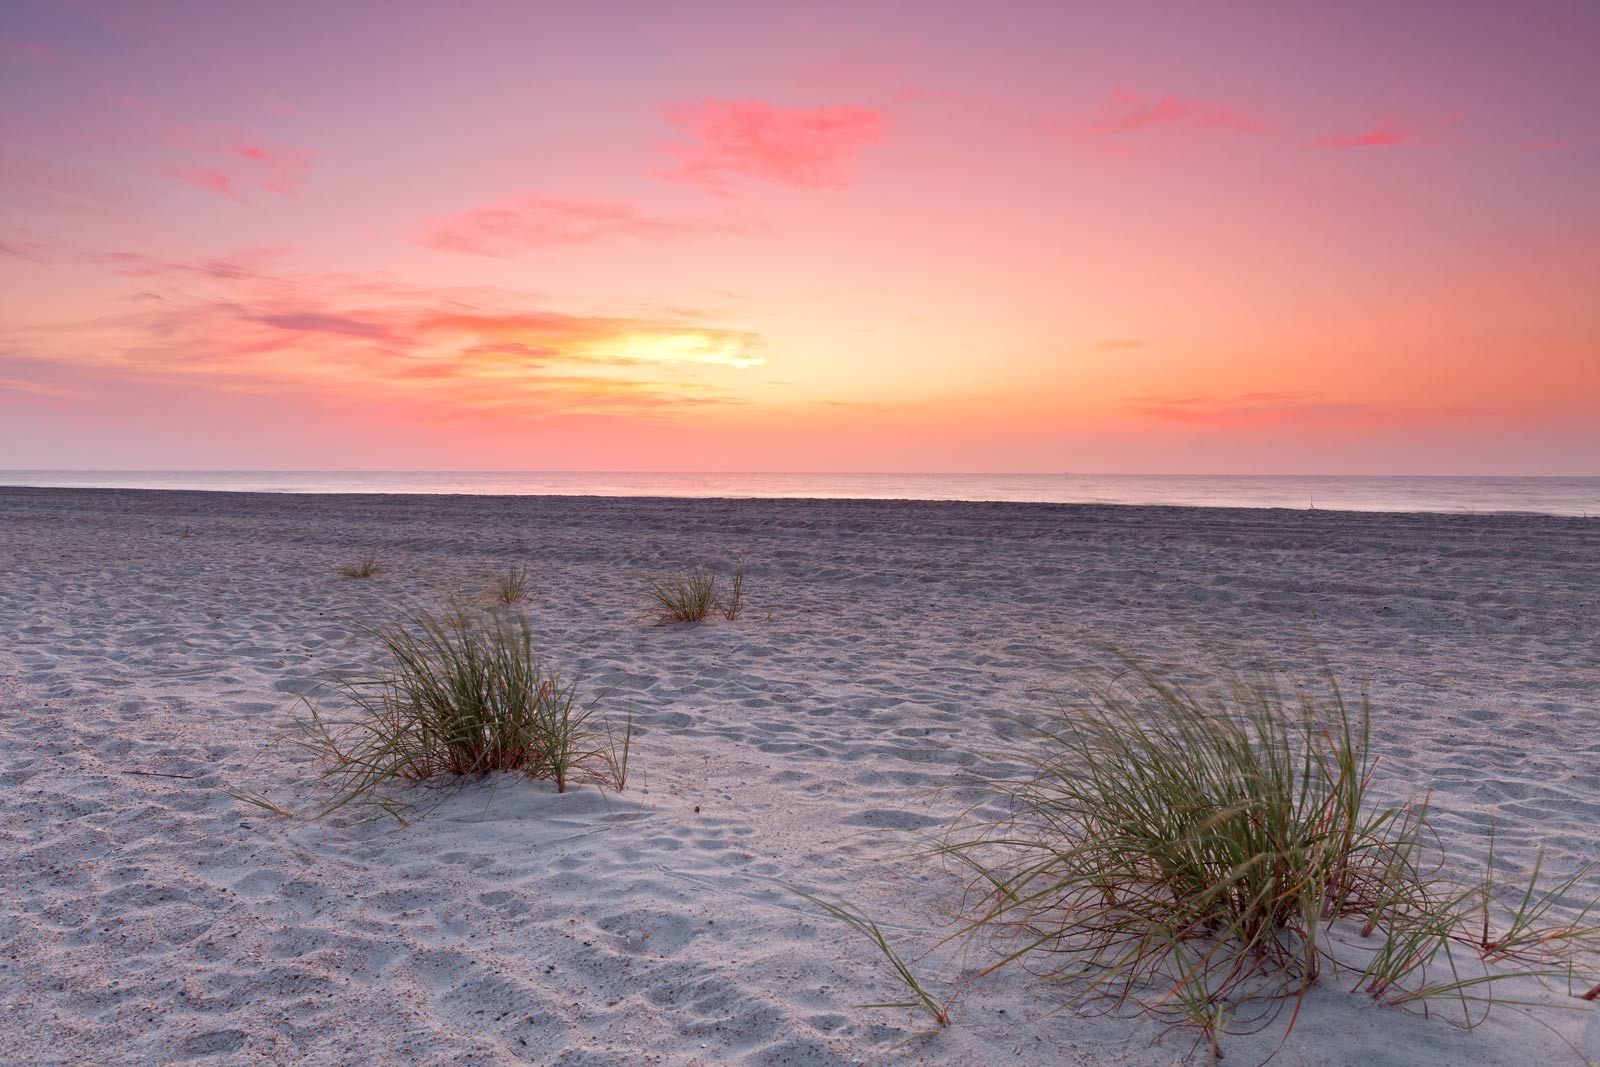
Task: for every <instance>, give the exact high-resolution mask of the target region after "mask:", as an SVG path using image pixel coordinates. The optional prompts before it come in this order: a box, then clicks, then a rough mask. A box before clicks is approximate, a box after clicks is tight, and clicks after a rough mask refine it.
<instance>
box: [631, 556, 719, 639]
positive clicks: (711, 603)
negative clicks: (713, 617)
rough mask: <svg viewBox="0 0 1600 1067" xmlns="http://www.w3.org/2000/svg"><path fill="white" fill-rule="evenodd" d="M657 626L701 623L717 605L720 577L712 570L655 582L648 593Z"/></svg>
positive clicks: (658, 579) (696, 571) (655, 580)
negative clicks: (676, 623)
mask: <svg viewBox="0 0 1600 1067" xmlns="http://www.w3.org/2000/svg"><path fill="white" fill-rule="evenodd" d="M646 593H647V595H648V596H649V597H650V600H651V603H652V605H653V608H654V611H655V616H656V622H657V623H659V624H662V625H665V624H667V623H673V622H701V621H704V619H705V618H706V616H708V615H710V614H711V610H712V609H713V608H714V607H716V605H717V577H716V575H714V574H712V573H711V572H710V571H708V570H703V569H702V570H694V571H690V572H689V573H688V574H681V575H673V576H670V577H664V578H652V579H651V580H650V585H649V588H648V589H647V590H646Z"/></svg>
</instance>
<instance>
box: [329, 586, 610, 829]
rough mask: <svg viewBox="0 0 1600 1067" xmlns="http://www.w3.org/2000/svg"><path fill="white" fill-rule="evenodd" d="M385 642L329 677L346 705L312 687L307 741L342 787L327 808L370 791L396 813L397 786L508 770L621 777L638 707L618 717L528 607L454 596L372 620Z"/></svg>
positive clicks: (571, 777) (557, 776)
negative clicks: (557, 663)
mask: <svg viewBox="0 0 1600 1067" xmlns="http://www.w3.org/2000/svg"><path fill="white" fill-rule="evenodd" d="M370 633H371V635H372V636H373V637H374V638H376V640H377V643H378V646H379V648H380V649H381V650H382V652H383V653H384V659H383V661H382V662H381V663H380V664H379V665H378V666H376V667H374V668H372V669H370V670H366V671H356V672H348V673H340V674H336V675H333V676H331V677H330V678H328V679H327V681H326V684H325V690H324V696H331V697H333V698H334V702H335V703H336V704H337V709H336V710H334V711H330V712H325V711H324V709H323V708H322V707H321V706H320V705H319V703H318V702H316V701H314V700H310V699H308V700H307V702H306V707H307V709H308V713H307V715H306V716H305V717H304V718H303V719H302V720H301V721H300V723H299V726H300V733H299V739H300V742H301V744H303V745H304V746H305V747H306V748H308V749H310V750H311V751H312V752H314V753H315V754H317V755H318V756H319V757H321V758H322V759H323V760H324V761H325V762H326V769H325V771H324V774H323V777H324V778H325V779H327V780H330V781H332V782H333V783H334V784H335V786H336V793H335V796H334V798H333V800H332V801H331V803H330V804H329V805H328V806H327V808H325V809H324V812H323V813H324V814H327V813H328V812H332V811H334V810H337V809H338V808H340V807H343V806H344V805H346V804H349V803H352V802H365V801H371V802H374V803H376V804H378V805H379V806H382V807H384V808H385V810H388V811H390V812H391V813H392V814H397V813H398V811H399V810H400V809H401V808H402V807H403V805H402V804H400V803H399V802H397V801H394V800H392V799H391V798H389V797H388V796H387V793H388V791H389V789H390V788H391V787H394V786H397V785H404V784H410V783H418V782H426V781H431V780H436V779H445V780H453V779H462V778H473V777H483V776H485V775H488V774H490V773H491V772H495V771H509V772H515V773H519V774H524V775H527V776H529V777H532V778H537V779H542V780H546V781H551V782H554V783H555V785H556V789H557V791H558V792H565V791H566V788H567V786H568V785H569V784H570V783H573V782H578V781H589V782H593V783H595V784H597V785H600V786H602V787H606V788H612V789H619V790H620V789H621V788H622V786H623V784H624V783H625V781H626V776H627V761H628V754H629V748H630V746H631V743H632V738H633V722H632V718H631V716H630V717H629V719H628V722H627V723H626V725H625V726H623V727H621V728H620V729H617V728H614V727H613V726H612V724H610V723H609V722H605V721H603V720H601V719H599V718H597V717H596V712H595V704H594V703H593V702H589V703H583V702H580V700H579V699H578V695H577V689H576V687H575V686H574V685H572V684H570V683H563V682H562V680H561V679H560V677H559V675H558V674H557V672H556V670H555V669H554V668H553V667H550V666H548V665H547V664H546V663H545V661H544V660H543V659H541V658H540V657H539V656H538V654H537V653H536V652H535V650H534V644H533V635H532V632H531V630H530V628H529V625H528V620H527V618H526V617H524V616H522V615H520V614H518V615H515V616H512V617H508V616H507V615H506V613H503V612H474V611H472V610H471V609H469V608H465V607H459V606H458V607H453V608H452V609H451V610H450V611H448V612H446V613H445V614H444V615H442V616H435V615H433V614H431V613H429V612H426V611H419V612H415V613H413V614H411V615H409V616H407V617H405V618H404V619H402V620H401V621H399V622H396V623H394V624H392V625H388V626H383V627H378V628H374V629H372V630H371V631H370Z"/></svg>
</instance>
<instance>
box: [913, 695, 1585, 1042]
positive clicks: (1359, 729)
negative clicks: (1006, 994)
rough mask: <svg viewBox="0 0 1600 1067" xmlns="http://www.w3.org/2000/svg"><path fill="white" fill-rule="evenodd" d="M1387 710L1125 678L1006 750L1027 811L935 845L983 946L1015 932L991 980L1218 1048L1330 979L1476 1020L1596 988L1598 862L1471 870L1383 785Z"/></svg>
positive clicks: (1004, 782) (960, 827) (1008, 783)
mask: <svg viewBox="0 0 1600 1067" xmlns="http://www.w3.org/2000/svg"><path fill="white" fill-rule="evenodd" d="M1369 718H1370V714H1369V708H1368V704H1367V700H1366V698H1365V695H1363V696H1362V697H1361V698H1360V700H1359V701H1358V702H1357V703H1356V705H1355V706H1354V707H1351V706H1350V705H1349V704H1347V702H1346V699H1345V697H1344V695H1343V694H1342V693H1341V692H1340V689H1339V687H1338V685H1337V684H1336V683H1335V682H1334V680H1333V678H1332V676H1331V674H1328V675H1326V676H1325V677H1323V678H1321V679H1320V680H1319V682H1318V683H1317V684H1312V685H1308V686H1303V687H1296V688H1295V689H1293V691H1291V692H1285V691H1284V690H1283V689H1282V688H1281V687H1280V685H1279V684H1278V682H1277V681H1276V680H1275V679H1273V678H1272V677H1270V676H1254V677H1240V676H1233V677H1229V678H1225V679H1223V680H1222V681H1220V682H1218V683H1216V684H1214V685H1210V686H1207V687H1206V688H1204V689H1203V690H1191V689H1188V688H1185V687H1184V686H1182V685H1179V684H1178V683H1176V682H1174V681H1172V680H1170V679H1168V678H1166V677H1163V676H1161V675H1159V674H1158V673H1156V672H1155V671H1152V670H1149V669H1147V668H1144V667H1142V666H1139V665H1136V664H1127V665H1126V670H1125V671H1123V672H1121V673H1119V674H1118V675H1117V676H1116V677H1115V678H1114V679H1113V680H1111V681H1109V682H1106V683H1104V684H1100V685H1095V686H1092V687H1091V689H1090V692H1089V695H1088V698H1087V699H1086V700H1083V701H1080V702H1076V703H1071V704H1062V705H1061V706H1060V708H1059V710H1058V712H1057V713H1056V714H1055V715H1054V716H1052V717H1051V718H1049V719H1048V720H1047V721H1045V722H1044V723H1042V724H1037V723H1036V724H1031V728H1030V729H1029V730H1028V731H1027V736H1026V740H1025V741H1024V742H1022V743H1019V744H1018V745H1017V746H1016V747H1015V748H1014V749H1012V750H1009V751H1007V752H1006V753H1004V756H1005V759H1006V761H1007V763H1008V765H1009V766H1011V767H1013V768H1016V769H1017V770H1016V773H1014V774H1010V775H1006V774H1002V775H999V776H998V777H997V778H996V779H995V780H994V782H993V783H992V784H993V785H994V786H995V787H996V789H997V790H998V792H999V794H1000V799H1001V800H1002V801H1003V802H1004V807H1005V809H1006V810H1008V812H1009V814H1007V815H1006V816H1004V817H1002V818H989V819H987V820H985V819H982V818H979V817H977V816H976V815H972V814H969V816H968V817H966V818H964V819H963V820H960V821H959V822H958V823H957V824H956V827H955V829H954V830H953V831H952V833H951V834H950V835H949V837H947V838H946V839H945V840H944V841H943V842H942V843H940V845H939V846H938V850H939V851H940V852H942V853H943V854H945V855H947V856H950V857H953V858H955V859H957V860H959V861H960V862H961V863H962V864H964V865H965V866H966V868H967V869H969V870H970V871H972V872H974V873H975V875H976V879H975V882H974V883H973V897H972V904H973V906H972V908H971V910H970V913H969V924H968V925H967V926H966V927H965V932H966V933H968V934H992V935H996V936H997V937H998V939H999V943H1000V944H1001V945H1002V946H1003V953H1002V956H1001V958H1000V961H999V962H998V963H996V964H995V965H994V967H992V968H990V970H994V969H996V968H999V967H1003V966H1006V965H1009V964H1013V963H1020V964H1022V965H1025V966H1028V967H1029V968H1030V969H1033V970H1036V971H1040V972H1043V973H1044V974H1047V975H1049V976H1050V977H1052V978H1055V979H1059V980H1061V981H1063V982H1065V983H1067V987H1068V989H1069V991H1070V996H1071V997H1072V999H1074V1000H1076V1001H1083V1000H1098V1001H1100V1002H1102V1003H1104V1004H1106V1006H1108V1007H1109V1008H1111V1009H1112V1010H1116V1009H1128V1010H1138V1011H1149V1012H1153V1013H1155V1014H1157V1015H1159V1016H1162V1017H1164V1018H1166V1019H1167V1020H1168V1021H1169V1022H1172V1023H1173V1024H1175V1025H1186V1026H1191V1027H1194V1028H1195V1029H1196V1030H1197V1031H1198V1034H1199V1036H1200V1039H1201V1040H1203V1041H1205V1042H1206V1043H1207V1044H1209V1046H1210V1048H1211V1049H1212V1051H1213V1052H1214V1053H1216V1054H1217V1055H1221V1044H1220V1040H1221V1037H1222V1035H1224V1034H1227V1033H1243V1032H1253V1031H1255V1030H1257V1029H1260V1028H1261V1027H1264V1026H1266V1025H1268V1024H1269V1023H1270V1022H1271V1021H1272V1019H1273V1017H1274V1016H1276V1014H1277V1012H1278V1011H1279V1010H1281V1009H1282V1008H1283V1007H1284V1006H1286V1005H1289V1004H1292V1005H1293V1007H1294V1012H1295V1013H1298V1010H1299V1007H1300V1004H1301V1001H1302V999H1303V998H1304V996H1305V994H1306V992H1307V991H1308V990H1309V989H1310V988H1311V987H1312V986H1314V985H1316V984H1317V983H1319V982H1323V981H1338V982H1339V983H1341V984H1347V985H1348V986H1349V987H1350V988H1351V989H1352V990H1356V991H1360V992H1363V993H1365V994H1367V995H1368V996H1370V997H1372V998H1373V999H1374V1000H1376V1001H1379V1002H1380V1003H1383V1004H1389V1005H1426V1004H1428V1003H1430V1002H1437V1001H1439V1000H1450V1001H1453V1002H1454V1003H1456V1004H1457V1005H1458V1006H1459V1007H1460V1009H1461V1017H1460V1018H1461V1021H1463V1022H1464V1023H1465V1025H1467V1026H1468V1027H1470V1026H1472V1025H1474V1023H1475V1022H1476V1021H1478V1018H1479V1017H1481V1012H1483V1011H1486V1010H1487V1009H1488V1007H1489V1006H1490V1005H1492V1004H1493V1003H1494V1002H1495V1000H1496V990H1497V989H1499V988H1501V987H1502V984H1503V983H1508V982H1523V983H1526V982H1527V981H1531V980H1538V981H1542V982H1545V983H1555V982H1565V983H1566V984H1567V986H1568V988H1569V989H1571V990H1574V991H1581V990H1583V989H1584V988H1585V985H1584V984H1581V983H1584V982H1587V983H1592V982H1593V981H1594V976H1593V974H1592V973H1591V974H1590V976H1589V977H1588V978H1587V980H1585V979H1583V978H1582V977H1581V976H1580V973H1579V967H1580V964H1583V965H1587V966H1590V967H1591V970H1592V965H1593V964H1594V962H1595V961H1596V955H1595V953H1596V951H1597V949H1600V939H1597V928H1596V927H1595V925H1594V924H1593V923H1591V922H1589V920H1588V916H1589V914H1590V913H1591V911H1592V910H1593V908H1594V905H1593V904H1591V905H1588V906H1585V907H1576V906H1568V902H1569V898H1570V897H1571V895H1572V893H1573V891H1574V890H1575V888H1576V887H1577V885H1578V883H1579V881H1580V879H1582V878H1583V877H1585V876H1586V874H1587V869H1585V870H1584V871H1580V872H1579V873H1578V874H1576V875H1573V876H1572V877H1570V878H1566V879H1562V880H1559V881H1557V882H1555V883H1554V884H1550V885H1546V884H1544V883H1543V880H1542V879H1541V878H1540V874H1539V869H1538V865H1537V864H1536V865H1535V867H1534V870H1533V872H1532V874H1531V875H1530V876H1529V877H1527V878H1526V879H1523V880H1520V881H1510V880H1507V879H1505V878H1503V877H1502V876H1501V875H1499V874H1498V873H1497V872H1496V871H1495V869H1494V862H1493V857H1492V855H1491V861H1490V863H1489V865H1488V870H1487V871H1486V873H1485V874H1483V875H1482V876H1481V877H1479V878H1476V879H1474V878H1470V877H1466V876H1463V875H1460V874H1458V873H1456V869H1455V867H1454V865H1453V863H1452V861H1451V856H1450V855H1449V853H1448V851H1447V850H1446V847H1445V846H1444V845H1443V844H1442V843H1441V842H1439V841H1438V839H1437V837H1436V836H1435V835H1434V834H1433V832H1432V830H1431V828H1430V825H1429V823H1428V818H1427V810H1426V805H1425V804H1412V805H1394V804H1385V803H1382V802H1381V801H1379V800H1378V799H1377V798H1376V796H1375V794H1374V793H1373V792H1372V791H1371V790H1370V785H1371V782H1372V776H1373V770H1374V763H1375V761H1374V759H1373V758H1372V757H1371V755H1370V753H1369V746H1368V724H1369ZM975 810H976V809H975ZM1589 995H1590V996H1600V990H1590V991H1589ZM1475 1011H1476V1012H1478V1013H1479V1015H1478V1017H1475V1015H1474V1012H1475ZM1294 1018H1295V1015H1291V1017H1290V1022H1289V1026H1290V1028H1292V1026H1293V1020H1294Z"/></svg>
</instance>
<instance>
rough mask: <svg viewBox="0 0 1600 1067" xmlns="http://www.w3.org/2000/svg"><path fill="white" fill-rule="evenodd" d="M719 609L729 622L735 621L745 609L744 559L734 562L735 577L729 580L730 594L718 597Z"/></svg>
mask: <svg viewBox="0 0 1600 1067" xmlns="http://www.w3.org/2000/svg"><path fill="white" fill-rule="evenodd" d="M717 609H718V610H719V611H721V612H722V617H723V618H724V619H727V620H728V621H729V622H733V621H734V620H735V619H737V618H738V617H739V615H740V613H742V612H743V611H744V560H742V559H741V560H739V561H738V562H737V563H736V564H734V567H733V577H732V578H730V579H729V580H728V595H727V596H725V597H718V598H717Z"/></svg>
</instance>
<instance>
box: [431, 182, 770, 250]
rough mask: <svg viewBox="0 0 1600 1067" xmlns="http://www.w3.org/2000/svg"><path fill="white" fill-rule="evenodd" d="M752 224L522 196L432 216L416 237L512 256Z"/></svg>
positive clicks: (442, 246)
mask: <svg viewBox="0 0 1600 1067" xmlns="http://www.w3.org/2000/svg"><path fill="white" fill-rule="evenodd" d="M753 229H754V227H753V226H752V225H751V224H749V223H745V222H740V221H738V220H732V219H729V220H713V219H669V218H661V217H658V216H652V215H646V214H644V213H643V212H641V211H639V210H638V209H637V208H635V207H633V206H631V205H629V204H620V203H613V202H610V201H604V200H567V199H561V198H558V197H540V196H526V197H520V198H517V199H514V200H508V201H506V202H504V203H502V204H497V205H492V206H490V207H483V208H476V209H474V210H471V211H461V212H457V213H456V214H454V215H446V216H444V217H443V218H439V219H434V220H433V221H431V222H429V223H428V224H427V225H426V228H425V229H424V230H423V232H422V235H421V237H420V238H419V239H418V241H419V243H420V244H422V245H424V246H425V247H428V248H433V249H438V250H440V251H444V252H469V253H472V254H475V255H480V256H510V255H515V254H516V253H518V252H524V251H529V250H531V249H536V248H547V247H551V246H559V245H575V244H585V243H588V242H590V241H601V240H607V239H611V238H627V239H633V240H643V241H663V240H672V239H675V238H682V237H699V236H704V235H707V234H719V233H745V232H750V231H751V230H753Z"/></svg>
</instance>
